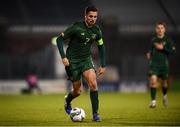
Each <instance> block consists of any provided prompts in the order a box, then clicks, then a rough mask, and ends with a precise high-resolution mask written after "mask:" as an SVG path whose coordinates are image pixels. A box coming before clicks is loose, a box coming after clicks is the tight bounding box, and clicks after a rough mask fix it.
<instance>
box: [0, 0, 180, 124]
mask: <svg viewBox="0 0 180 127" xmlns="http://www.w3.org/2000/svg"><path fill="white" fill-rule="evenodd" d="M92 4H93V5H95V6H97V7H98V8H99V11H100V14H99V19H98V24H99V25H100V27H101V29H102V31H103V35H104V41H105V44H106V50H107V65H108V66H107V73H106V74H105V75H104V76H103V77H98V84H99V91H100V94H99V99H100V115H101V116H102V119H103V122H101V123H94V122H92V121H91V119H92V118H91V115H90V114H91V106H90V100H89V99H88V98H89V94H88V92H84V93H83V94H82V95H81V96H80V97H78V98H77V99H76V100H75V101H73V107H74V106H77V107H81V108H83V109H84V110H85V112H86V114H87V117H86V119H85V121H84V122H82V123H73V122H70V121H71V120H70V118H69V117H68V116H67V115H66V114H65V112H64V107H63V105H64V104H63V101H64V95H65V93H67V91H69V90H70V89H71V85H70V82H68V81H67V80H66V75H65V71H64V66H63V65H62V63H61V58H60V55H59V53H58V50H57V47H56V45H54V40H55V38H56V37H57V36H58V35H59V33H60V32H62V31H63V30H64V29H65V28H66V27H68V26H69V25H70V24H71V23H72V22H75V21H77V20H82V19H83V10H84V8H85V6H87V5H92ZM179 5H180V2H179V0H36V1H35V0H1V1H0V126H8V125H10V126H17V125H20V126H25V125H31V126H32V125H33V126H35V125H38V126H53V125H57V126H63V125H64V126H131V125H135V126H149V125H150V126H154V125H156V126H165V125H167V126H172V125H176V126H179V125H180V102H179V98H180V93H179V91H180V68H179V65H180V53H179V47H180V44H179V41H180V35H179V34H180V16H179V12H180V8H179ZM158 20H163V21H165V22H166V23H167V25H168V33H167V34H168V35H169V36H171V37H172V39H173V40H174V42H175V45H176V49H177V50H176V54H175V55H174V56H171V57H170V63H171V64H170V81H171V82H172V85H171V86H170V92H169V94H168V98H169V102H170V103H169V106H168V108H164V107H163V105H162V102H161V99H162V96H161V95H162V94H161V92H160V89H158V94H157V95H158V96H157V108H156V109H153V110H151V109H149V108H148V105H149V102H150V95H149V92H148V78H147V71H148V61H147V60H146V56H145V54H146V52H147V51H148V49H149V46H150V41H151V38H152V36H153V34H154V25H155V23H156V22H157V21H158ZM92 51H93V57H94V60H95V61H94V62H95V65H96V67H97V66H98V51H97V48H96V46H93V49H92ZM31 71H34V72H36V74H37V75H38V77H39V85H40V88H41V89H42V94H36V93H35V94H33V95H23V94H21V90H22V89H23V88H26V87H27V84H26V81H25V79H26V76H27V75H28V74H30V73H31ZM84 86H85V90H87V85H86V83H85V82H84ZM104 91H106V92H104ZM35 92H36V91H35Z"/></svg>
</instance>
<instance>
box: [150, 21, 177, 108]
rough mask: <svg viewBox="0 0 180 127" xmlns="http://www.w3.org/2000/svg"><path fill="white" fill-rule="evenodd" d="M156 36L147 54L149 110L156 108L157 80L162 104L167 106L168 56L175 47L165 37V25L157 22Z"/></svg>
mask: <svg viewBox="0 0 180 127" xmlns="http://www.w3.org/2000/svg"><path fill="white" fill-rule="evenodd" d="M155 31H156V36H155V37H154V38H153V39H152V42H151V47H150V50H149V52H148V53H147V58H148V59H149V60H150V63H149V67H150V70H149V83H150V91H151V99H152V101H151V103H150V108H155V107H156V88H157V85H158V80H161V84H162V93H163V104H164V106H167V86H168V84H167V78H168V73H169V62H168V55H170V54H172V53H174V52H175V46H174V44H173V42H172V40H171V39H170V38H169V37H167V36H166V35H165V32H166V24H165V23H164V22H158V23H157V24H156V28H155Z"/></svg>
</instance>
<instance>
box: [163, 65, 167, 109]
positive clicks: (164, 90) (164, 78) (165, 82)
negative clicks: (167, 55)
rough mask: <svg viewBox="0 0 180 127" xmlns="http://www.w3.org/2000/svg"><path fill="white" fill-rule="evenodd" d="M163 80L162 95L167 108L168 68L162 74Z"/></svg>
mask: <svg viewBox="0 0 180 127" xmlns="http://www.w3.org/2000/svg"><path fill="white" fill-rule="evenodd" d="M161 79H162V82H161V84H162V93H163V99H162V100H163V105H164V106H165V107H166V106H167V104H168V99H167V90H168V81H167V80H168V67H166V68H164V69H163V70H162V73H161Z"/></svg>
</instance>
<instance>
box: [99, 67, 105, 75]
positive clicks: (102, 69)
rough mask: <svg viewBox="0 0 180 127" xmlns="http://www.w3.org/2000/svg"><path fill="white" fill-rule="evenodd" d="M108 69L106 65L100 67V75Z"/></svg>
mask: <svg viewBox="0 0 180 127" xmlns="http://www.w3.org/2000/svg"><path fill="white" fill-rule="evenodd" d="M105 71H106V68H105V67H99V70H98V75H102V74H104V73H105Z"/></svg>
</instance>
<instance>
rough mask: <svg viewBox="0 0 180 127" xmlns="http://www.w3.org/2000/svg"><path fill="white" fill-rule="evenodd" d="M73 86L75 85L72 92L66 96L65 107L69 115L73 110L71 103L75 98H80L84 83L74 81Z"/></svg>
mask: <svg viewBox="0 0 180 127" xmlns="http://www.w3.org/2000/svg"><path fill="white" fill-rule="evenodd" d="M72 84H73V89H72V91H71V92H69V94H68V95H66V96H65V104H64V107H65V111H66V112H67V114H70V111H71V110H72V107H71V101H72V100H73V99H74V98H76V97H78V96H79V95H80V94H81V92H82V81H81V80H78V81H73V82H72Z"/></svg>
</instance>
